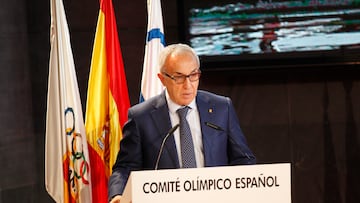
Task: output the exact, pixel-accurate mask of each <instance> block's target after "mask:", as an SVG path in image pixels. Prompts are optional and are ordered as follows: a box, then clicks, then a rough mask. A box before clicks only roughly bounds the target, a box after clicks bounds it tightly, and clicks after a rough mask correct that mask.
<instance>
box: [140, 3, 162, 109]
mask: <svg viewBox="0 0 360 203" xmlns="http://www.w3.org/2000/svg"><path fill="white" fill-rule="evenodd" d="M147 8H148V27H147V36H146V45H145V56H144V64H143V73H142V79H141V90H140V102H142V101H144V100H147V99H149V98H150V97H153V96H155V95H158V94H160V93H161V92H162V91H163V89H164V87H163V85H162V84H161V82H160V80H159V78H157V74H158V73H159V71H160V70H159V66H158V57H159V53H160V51H161V50H162V49H163V48H164V46H165V36H164V26H163V19H162V11H161V2H160V0H148V1H147Z"/></svg>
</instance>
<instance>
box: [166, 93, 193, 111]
mask: <svg viewBox="0 0 360 203" xmlns="http://www.w3.org/2000/svg"><path fill="white" fill-rule="evenodd" d="M165 97H166V101H167V104H168V107H169V111H170V112H171V113H176V110H178V109H179V108H181V107H183V106H181V105H179V104H176V103H175V102H174V101H172V100H171V99H170V96H169V93H168V91H167V90H165ZM187 106H188V107H190V108H191V109H194V110H196V109H197V106H196V99H195V98H194V99H193V100H192V101H191V102H190V104H189V105H187Z"/></svg>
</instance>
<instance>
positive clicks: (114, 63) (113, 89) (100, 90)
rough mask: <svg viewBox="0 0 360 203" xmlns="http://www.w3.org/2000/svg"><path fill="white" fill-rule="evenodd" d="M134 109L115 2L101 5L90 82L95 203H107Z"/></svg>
mask: <svg viewBox="0 0 360 203" xmlns="http://www.w3.org/2000/svg"><path fill="white" fill-rule="evenodd" d="M129 107H130V101H129V94H128V89H127V84H126V77H125V71H124V64H123V61H122V54H121V50H120V43H119V38H118V32H117V26H116V19H115V15H114V8H113V5H112V1H111V0H101V1H100V11H99V16H98V22H97V28H96V34H95V40H94V47H93V53H92V61H91V68H90V75H89V82H88V93H87V104H86V115H85V128H86V136H87V141H88V144H89V155H90V161H91V167H93V168H92V171H91V181H92V193H93V195H92V198H93V202H97V203H105V202H107V201H108V199H107V186H108V179H109V176H110V175H111V173H112V170H111V168H112V166H113V164H114V163H115V160H116V156H117V153H118V151H119V148H120V140H121V138H122V126H123V125H124V123H125V121H126V120H127V110H128V108H129Z"/></svg>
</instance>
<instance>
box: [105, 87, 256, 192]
mask: <svg viewBox="0 0 360 203" xmlns="http://www.w3.org/2000/svg"><path fill="white" fill-rule="evenodd" d="M196 104H197V107H198V110H199V114H200V123H201V132H202V137H203V138H202V139H203V149H204V159H205V166H206V167H211V166H225V165H240V164H255V162H256V160H255V157H254V155H253V154H252V152H251V150H250V149H249V147H248V146H247V143H246V139H245V137H244V135H243V133H242V131H241V129H240V126H239V121H238V118H237V115H236V112H235V110H234V107H233V104H232V102H231V100H230V99H229V98H227V97H223V96H219V95H215V94H212V93H209V92H206V91H201V90H199V91H198V93H197V96H196ZM168 111H169V110H168V105H167V102H166V99H165V93H164V92H163V93H162V94H161V95H159V96H155V97H153V98H151V99H149V100H147V101H145V102H143V103H140V104H138V105H135V106H133V107H132V108H130V109H129V112H128V116H129V120H128V121H127V123H126V124H125V125H124V128H123V139H122V140H121V143H120V152H119V154H118V157H117V160H116V163H115V165H114V166H113V173H112V175H111V177H110V180H109V198H112V197H113V196H115V195H117V194H122V192H123V190H124V187H125V184H126V182H127V179H128V177H129V175H130V172H131V171H135V170H147V169H154V167H155V163H156V159H157V156H158V153H159V150H160V146H161V143H162V141H163V139H164V137H165V136H166V134H167V133H168V131H169V129H171V127H172V126H171V122H170V117H169V112H168ZM206 123H210V124H206ZM214 125H215V126H214ZM217 128H219V129H217ZM158 168H159V169H174V168H179V160H178V156H177V151H176V145H175V140H174V137H173V136H170V137H169V138H168V139H167V140H166V143H165V145H164V150H163V152H162V154H161V158H160V161H159V165H158Z"/></svg>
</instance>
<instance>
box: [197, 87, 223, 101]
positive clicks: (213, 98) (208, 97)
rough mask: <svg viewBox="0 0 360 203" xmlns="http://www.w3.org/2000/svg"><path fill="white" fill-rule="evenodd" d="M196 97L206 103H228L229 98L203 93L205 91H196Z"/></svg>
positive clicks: (207, 92)
mask: <svg viewBox="0 0 360 203" xmlns="http://www.w3.org/2000/svg"><path fill="white" fill-rule="evenodd" d="M198 97H199V98H201V99H205V100H208V101H215V102H228V101H229V100H230V98H229V97H226V96H223V95H220V94H215V93H213V92H209V91H205V90H198Z"/></svg>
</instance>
